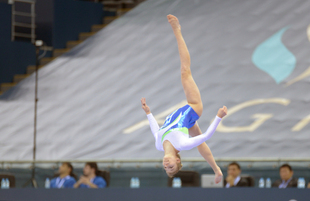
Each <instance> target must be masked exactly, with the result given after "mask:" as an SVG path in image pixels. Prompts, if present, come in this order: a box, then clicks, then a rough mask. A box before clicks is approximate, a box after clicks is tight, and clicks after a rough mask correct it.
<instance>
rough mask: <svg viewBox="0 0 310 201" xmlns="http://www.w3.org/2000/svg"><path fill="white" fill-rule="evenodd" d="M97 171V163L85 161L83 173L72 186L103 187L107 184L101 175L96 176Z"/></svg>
mask: <svg viewBox="0 0 310 201" xmlns="http://www.w3.org/2000/svg"><path fill="white" fill-rule="evenodd" d="M97 173H98V166H97V163H93V162H89V163H86V164H85V167H84V169H83V175H82V176H81V177H80V179H79V180H78V181H77V182H76V183H75V184H74V188H105V187H106V186H107V183H106V181H105V180H104V179H103V178H102V177H100V176H97Z"/></svg>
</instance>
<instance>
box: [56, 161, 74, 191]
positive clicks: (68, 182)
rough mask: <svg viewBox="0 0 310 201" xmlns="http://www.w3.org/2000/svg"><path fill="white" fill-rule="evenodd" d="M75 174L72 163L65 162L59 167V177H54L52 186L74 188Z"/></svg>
mask: <svg viewBox="0 0 310 201" xmlns="http://www.w3.org/2000/svg"><path fill="white" fill-rule="evenodd" d="M74 177H75V175H74V174H73V166H72V165H71V163H68V162H64V163H62V165H61V166H60V167H59V177H57V178H54V179H52V181H51V184H50V187H51V188H73V185H74V184H75V182H76V180H75V178H74Z"/></svg>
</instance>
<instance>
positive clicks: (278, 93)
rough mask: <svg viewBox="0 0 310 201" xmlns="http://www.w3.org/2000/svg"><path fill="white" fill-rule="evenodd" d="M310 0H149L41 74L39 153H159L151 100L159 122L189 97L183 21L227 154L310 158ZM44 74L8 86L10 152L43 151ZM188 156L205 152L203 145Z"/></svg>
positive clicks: (216, 149) (4, 140) (3, 145)
mask: <svg viewBox="0 0 310 201" xmlns="http://www.w3.org/2000/svg"><path fill="white" fill-rule="evenodd" d="M309 9H310V2H309V1H301V0H300V1H290V0H273V1H267V0H262V1H256V0H248V1H243V0H230V1H217V0H212V1H211V0H208V1H202V0H201V1H199V0H195V1H185V0H184V1H170V0H149V1H146V2H145V3H142V4H141V5H139V6H138V7H136V8H135V9H134V10H132V11H130V12H129V13H127V14H126V15H125V16H123V17H121V18H119V19H118V20H116V21H114V22H113V23H112V24H110V25H109V26H108V27H106V28H105V29H103V30H102V31H100V32H98V33H97V34H96V35H94V36H93V37H91V38H89V39H88V40H86V41H85V42H84V43H82V44H81V45H79V46H77V47H76V48H74V49H73V50H72V51H71V52H69V53H67V54H65V55H63V56H62V57H60V58H58V59H56V60H55V61H53V62H51V63H50V64H49V65H47V66H46V67H44V68H43V69H41V70H40V71H39V105H38V135H37V159H38V160H58V159H112V158H115V159H123V158H137V159H138V158H149V159H153V158H154V159H155V158H156V159H157V158H161V157H162V156H163V153H161V152H159V151H157V150H156V149H155V146H154V139H153V136H152V134H151V131H150V129H149V127H148V124H147V121H146V116H145V114H144V112H143V110H142V109H141V107H140V98H141V97H146V99H147V103H148V105H149V106H150V107H151V110H152V113H153V114H154V116H155V117H157V119H158V121H159V122H161V123H162V122H163V120H164V119H165V116H166V115H168V114H169V113H170V112H172V111H173V110H174V109H176V108H177V107H179V106H182V105H183V104H184V101H185V95H184V93H183V89H182V86H181V81H180V70H179V68H180V61H179V55H178V49H177V44H176V40H175V38H174V35H173V32H172V30H171V27H170V25H169V24H168V22H167V19H166V15H167V14H169V13H171V14H174V15H176V16H177V17H178V18H179V20H180V23H181V26H182V32H183V36H184V38H185V41H186V42H187V45H188V48H189V51H190V54H191V62H192V73H193V76H194V79H195V80H196V83H197V85H198V87H199V89H200V90H201V95H202V100H203V103H204V113H203V115H202V117H201V118H200V119H199V121H198V122H199V125H200V127H201V128H202V130H203V131H205V130H206V129H207V128H208V126H209V124H210V121H211V120H212V119H213V118H214V116H215V115H216V112H217V110H218V109H219V108H220V107H222V106H223V105H226V106H227V107H228V108H229V115H228V116H227V117H226V118H225V119H223V121H222V124H221V125H220V126H219V128H218V130H217V132H216V133H215V135H214V136H213V137H212V138H211V139H210V140H208V141H207V143H208V145H209V146H210V148H211V150H212V151H213V154H214V156H215V157H225V158H227V157H228V158H229V157H231V158H235V157H309V153H310V152H309V148H310V142H309V139H310V132H309V130H310V116H309V115H310V104H309V103H310V93H309V92H310V76H309V75H310V72H309V66H310V42H309V38H310V36H309V35H310V28H308V26H309V24H310V15H309ZM33 99H34V75H32V76H30V77H29V78H27V79H25V80H24V81H22V82H21V83H19V84H18V85H17V86H16V87H15V88H13V89H12V90H10V91H9V92H7V93H6V94H4V95H2V97H1V101H0V119H1V120H0V153H1V154H0V160H31V159H32V146H33V109H34V102H33ZM181 155H182V157H185V158H188V157H199V153H198V151H197V149H193V150H190V151H184V152H182V153H181Z"/></svg>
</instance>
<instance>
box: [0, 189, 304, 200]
mask: <svg viewBox="0 0 310 201" xmlns="http://www.w3.org/2000/svg"><path fill="white" fill-rule="evenodd" d="M0 200H1V201H71V200H72V201H99V200H100V201H103V200H108V201H110V200H111V201H114V200H115V201H126V200H128V201H131V200H132V201H138V200H147V201H153V200H154V201H155V200H156V201H166V200H167V201H168V200H169V201H183V200H184V201H185V200H187V201H193V200H206V201H213V200H214V201H243V200H244V201H277V200H279V201H296V200H297V201H309V200H310V189H296V188H290V189H277V188H271V189H259V188H230V189H225V188H217V189H212V188H178V189H175V188H139V189H130V188H106V189H40V188H39V189H33V188H20V189H0Z"/></svg>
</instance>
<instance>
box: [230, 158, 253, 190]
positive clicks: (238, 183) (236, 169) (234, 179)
mask: <svg viewBox="0 0 310 201" xmlns="http://www.w3.org/2000/svg"><path fill="white" fill-rule="evenodd" d="M240 174H241V167H240V165H239V164H238V163H236V162H232V163H231V164H229V165H228V169H227V177H226V179H225V180H224V186H225V187H226V188H230V187H242V186H243V187H244V186H249V183H248V181H247V180H246V179H245V178H242V177H241V176H240Z"/></svg>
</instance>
